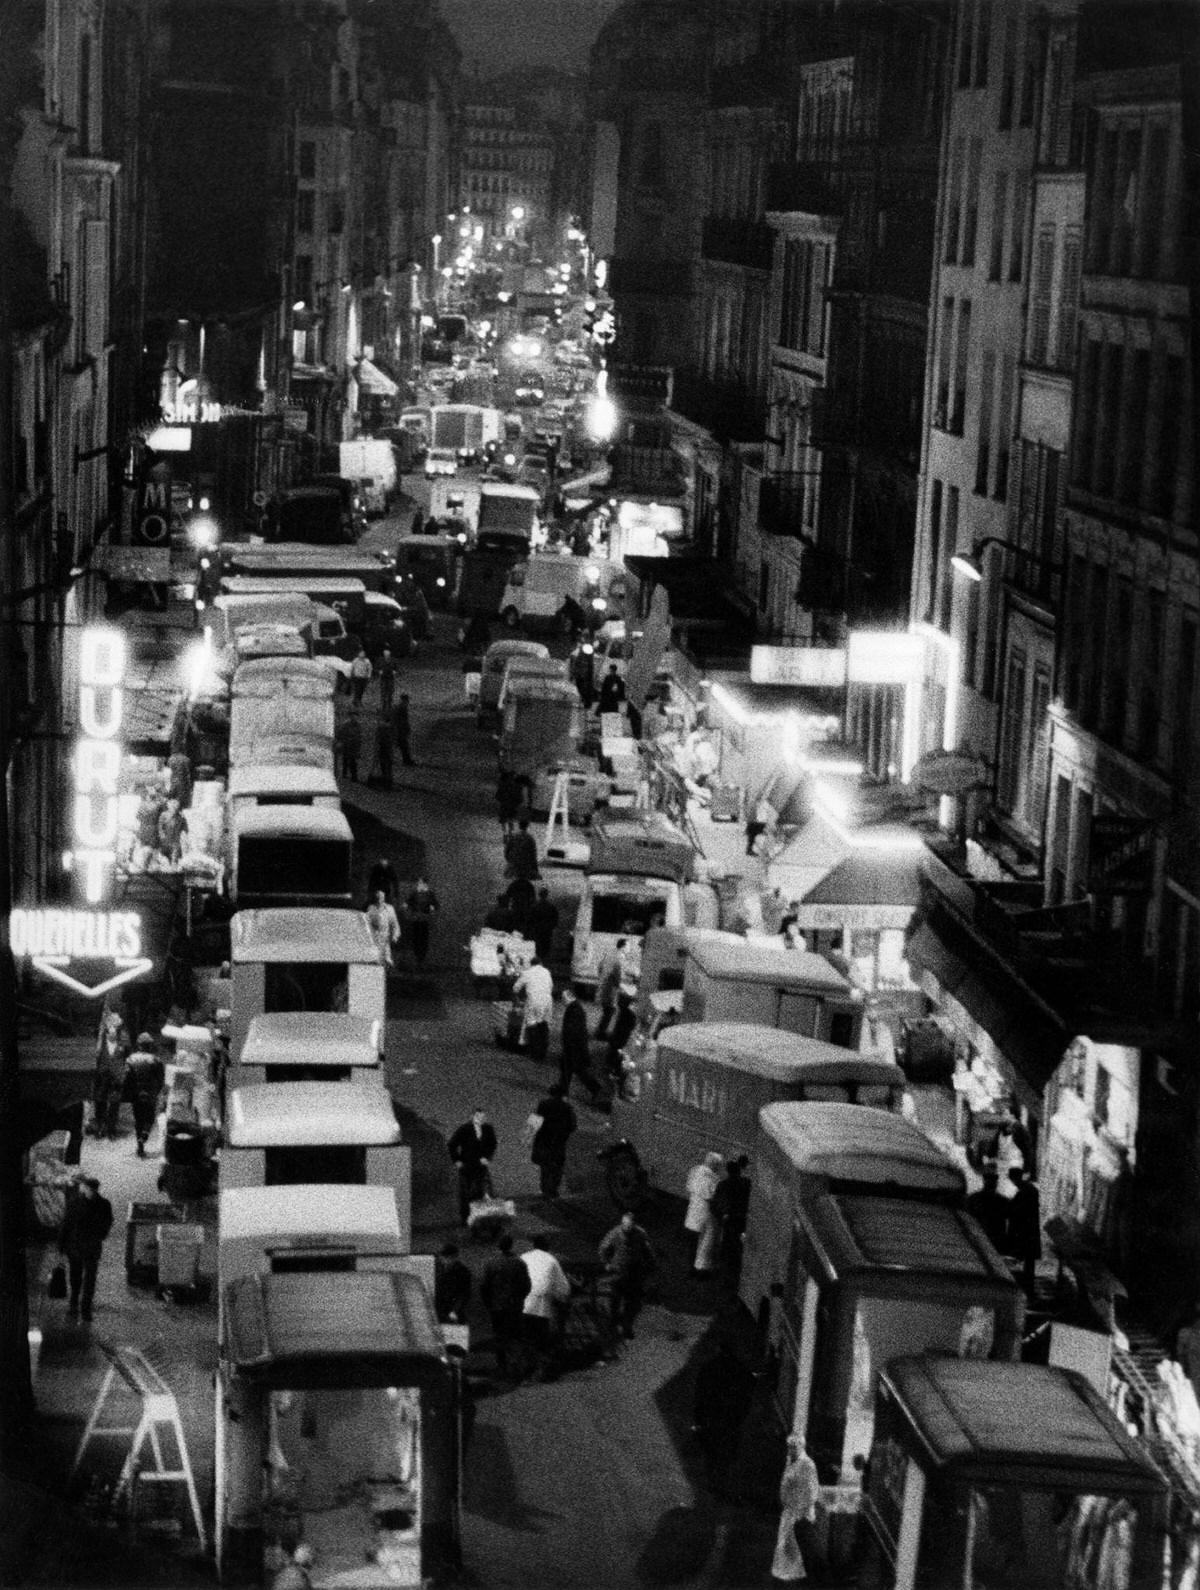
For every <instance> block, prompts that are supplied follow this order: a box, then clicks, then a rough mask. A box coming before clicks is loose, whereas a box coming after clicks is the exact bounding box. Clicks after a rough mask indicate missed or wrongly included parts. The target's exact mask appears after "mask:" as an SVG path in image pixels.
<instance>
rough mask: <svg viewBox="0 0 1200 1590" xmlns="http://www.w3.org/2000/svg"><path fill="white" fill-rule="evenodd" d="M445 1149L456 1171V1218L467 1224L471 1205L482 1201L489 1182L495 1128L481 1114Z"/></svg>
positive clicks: (464, 1124)
mask: <svg viewBox="0 0 1200 1590" xmlns="http://www.w3.org/2000/svg"><path fill="white" fill-rule="evenodd" d="M446 1147H447V1148H448V1149H449V1151H450V1158H451V1159H452V1160H453V1161H454V1165H455V1168H456V1169H457V1171H458V1217H459V1219H460V1221H461V1222H462V1224H463V1225H464V1226H465V1225H466V1224H467V1216H468V1214H470V1212H471V1204H472V1203H473V1202H474V1200H475V1199H476V1198H482V1197H483V1193H484V1189H485V1188H486V1187H487V1185H488V1183H489V1182H490V1180H491V1171H492V1160H493V1159H494V1158H495V1156H496V1128H495V1127H494V1126H493V1125H492V1123H491V1122H490V1121H489V1120H488V1118H487V1116H486V1115H485V1114H484V1113H483V1111H482V1110H476V1111H475V1112H474V1114H473V1115H472V1116H471V1119H470V1120H469V1121H464V1122H463V1124H462V1125H461V1126H460V1127H459V1128H458V1130H457V1131H456V1132H454V1133H453V1134H452V1135H451V1137H450V1140H449V1141H448V1142H447V1144H446Z"/></svg>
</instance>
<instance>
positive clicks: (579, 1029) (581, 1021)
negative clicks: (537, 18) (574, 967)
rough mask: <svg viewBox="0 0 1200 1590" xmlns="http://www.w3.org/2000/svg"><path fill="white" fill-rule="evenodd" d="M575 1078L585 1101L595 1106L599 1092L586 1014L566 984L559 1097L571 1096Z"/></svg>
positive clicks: (572, 990)
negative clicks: (579, 1084)
mask: <svg viewBox="0 0 1200 1590" xmlns="http://www.w3.org/2000/svg"><path fill="white" fill-rule="evenodd" d="M573 1077H578V1078H579V1080H580V1081H581V1082H582V1083H583V1085H584V1087H585V1088H586V1089H587V1093H588V1098H589V1099H591V1100H592V1102H593V1103H595V1100H596V1095H597V1094H598V1093H599V1092H600V1091H601V1090H600V1084H599V1082H597V1080H596V1078H595V1075H594V1074H593V1072H592V1040H591V1034H590V1033H589V1032H588V1024H587V1011H586V1010H585V1008H584V1005H583V1001H582V1000H581V999H580V998H579V997H578V996H577V995H576V993H575V990H574V989H573V988H572V987H571V986H570V984H568V985H567V987H566V988H564V989H563V1017H562V1055H561V1058H560V1060H559V1070H558V1080H559V1083H560V1084H561V1086H562V1090H563V1097H564V1098H568V1097H569V1096H570V1093H571V1079H572V1078H573Z"/></svg>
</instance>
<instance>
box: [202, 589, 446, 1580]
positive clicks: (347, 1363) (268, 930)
mask: <svg viewBox="0 0 1200 1590" xmlns="http://www.w3.org/2000/svg"><path fill="white" fill-rule="evenodd" d="M291 601H293V598H292V597H290V596H288V595H286V594H283V593H280V594H279V595H277V596H275V597H268V596H262V597H251V596H244V597H223V598H220V599H219V600H218V604H217V606H216V608H215V610H214V612H215V619H216V625H217V628H216V631H215V633H214V647H215V651H214V655H217V656H219V657H222V658H223V660H224V661H225V662H226V663H227V664H228V665H229V672H228V675H227V684H226V686H225V689H224V692H223V694H224V703H225V706H226V709H227V717H228V739H227V745H226V758H227V764H228V769H229V776H228V789H227V796H226V802H225V808H226V809H225V814H224V817H225V820H224V828H225V833H226V841H225V842H226V845H227V851H226V854H227V856H228V861H229V895H230V900H231V903H232V904H233V905H234V906H235V907H236V908H237V909H236V913H235V914H234V915H233V917H232V920H231V925H230V986H231V993H230V1002H231V1010H230V1018H229V1020H230V1055H231V1062H232V1063H231V1067H230V1070H229V1073H228V1078H227V1102H226V1110H225V1120H224V1133H223V1146H222V1149H221V1153H220V1159H219V1184H218V1289H219V1314H218V1373H217V1386H216V1410H215V1418H216V1433H215V1440H216V1485H215V1521H214V1522H215V1528H214V1536H215V1541H216V1554H217V1566H218V1570H219V1572H220V1575H221V1577H222V1578H223V1579H225V1580H231V1581H235V1582H245V1581H248V1580H249V1581H255V1582H257V1581H259V1580H264V1579H265V1580H266V1581H267V1582H271V1581H272V1575H273V1574H274V1573H275V1572H277V1571H278V1568H279V1565H280V1563H281V1562H285V1561H287V1560H290V1559H291V1558H292V1557H294V1555H295V1552H296V1550H297V1548H298V1547H300V1546H304V1547H305V1548H307V1551H308V1553H309V1557H310V1560H309V1562H308V1565H307V1569H306V1573H307V1580H308V1582H309V1583H311V1584H313V1585H314V1586H333V1585H338V1584H354V1585H358V1586H363V1587H367V1590H371V1587H376V1590H385V1587H387V1586H394V1585H411V1586H416V1585H423V1584H426V1583H428V1582H430V1581H431V1580H438V1579H443V1578H445V1577H446V1576H448V1575H449V1574H451V1573H452V1572H453V1571H454V1570H455V1568H456V1567H457V1565H458V1562H459V1559H460V1523H459V1499H460V1467H461V1380H460V1365H461V1357H460V1356H457V1355H456V1351H455V1349H462V1348H463V1347H465V1339H463V1334H462V1332H461V1331H458V1330H457V1329H453V1328H447V1329H443V1327H442V1326H440V1325H439V1323H438V1321H437V1319H436V1315H435V1311H434V1306H433V1289H434V1273H433V1272H434V1261H433V1259H432V1257H431V1256H424V1255H415V1254H413V1253H412V1251H411V1246H412V1243H411V1236H412V1233H411V1155H410V1150H409V1149H408V1148H407V1146H405V1145H404V1144H403V1142H402V1140H401V1133H400V1129H399V1126H398V1124H397V1118H396V1114H395V1111H394V1109H393V1106H392V1100H391V1096H390V1094H389V1093H388V1090H387V1088H386V1086H385V1084H384V1071H383V1063H384V1032H385V970H384V967H383V964H382V960H381V956H380V951H379V948H378V946H377V944H376V942H375V940H374V938H373V937H372V935H371V932H370V930H369V928H368V925H367V921H366V918H365V917H364V916H363V915H362V914H361V913H360V912H358V911H355V910H352V909H350V899H351V887H352V877H353V873H352V863H353V838H352V834H351V831H350V827H349V824H348V823H347V821H346V818H345V815H344V814H343V812H342V810H341V806H340V802H339V799H338V786H337V782H336V779H335V777H334V769H333V740H334V709H333V692H334V678H335V675H334V671H333V670H332V669H331V668H330V667H329V665H328V663H326V662H322V661H321V660H320V659H314V658H311V657H307V656H300V657H296V656H290V655H286V654H283V655H273V656H260V657H257V658H254V659H251V660H243V661H240V662H239V661H238V660H237V659H238V655H239V643H240V642H241V641H243V640H244V639H245V637H246V636H247V634H249V633H252V632H253V631H254V629H255V628H256V627H257V624H258V623H259V622H260V621H261V615H262V612H263V611H264V609H263V608H262V606H261V604H262V603H264V602H266V603H271V602H274V603H275V604H276V607H275V609H274V611H276V612H277V613H278V612H282V611H283V608H282V606H281V605H280V604H286V603H288V602H291ZM299 601H300V602H302V603H306V604H307V605H308V606H309V607H311V606H312V605H313V604H311V603H310V602H309V601H308V598H306V597H301V598H299ZM255 603H258V604H260V605H259V606H258V607H255V605H254V604H255ZM267 610H268V611H269V610H271V609H270V608H268V609H267ZM290 616H292V617H294V618H297V619H299V620H300V621H301V622H300V623H299V624H298V625H296V626H294V630H293V632H295V629H296V628H304V627H306V620H305V613H304V610H303V608H298V609H295V610H293V612H292V613H291V614H290ZM243 621H244V622H243ZM279 627H280V630H281V632H282V631H284V630H286V629H287V627H288V626H287V625H284V624H281V625H280V626H279ZM307 627H311V615H309V616H308V619H307Z"/></svg>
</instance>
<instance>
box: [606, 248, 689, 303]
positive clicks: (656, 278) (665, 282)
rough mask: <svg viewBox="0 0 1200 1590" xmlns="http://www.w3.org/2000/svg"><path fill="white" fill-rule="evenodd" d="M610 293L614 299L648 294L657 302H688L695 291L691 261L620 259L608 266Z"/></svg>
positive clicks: (612, 261) (611, 261)
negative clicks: (693, 289)
mask: <svg viewBox="0 0 1200 1590" xmlns="http://www.w3.org/2000/svg"><path fill="white" fill-rule="evenodd" d="M608 290H609V292H610V293H611V294H612V295H613V297H614V298H619V297H620V296H621V295H622V293H644V294H646V295H647V296H650V297H654V298H686V297H687V296H688V294H689V293H690V292H691V290H692V278H691V270H690V266H689V263H688V261H687V260H680V259H639V258H636V257H631V256H628V255H627V256H625V257H624V258H622V257H620V256H618V257H617V258H616V259H614V260H610V262H609V266H608Z"/></svg>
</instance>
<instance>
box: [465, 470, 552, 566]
mask: <svg viewBox="0 0 1200 1590" xmlns="http://www.w3.org/2000/svg"><path fill="white" fill-rule="evenodd" d="M540 506H541V499H540V498H539V496H538V493H537V492H536V491H534V490H533V488H532V487H531V486H504V485H500V484H499V483H497V482H493V481H490V480H489V481H485V482H484V484H483V485H482V486H481V487H480V488H479V519H478V521H477V523H476V526H475V545H476V546H477V547H479V548H482V549H484V550H486V549H488V548H489V547H511V546H512V545H514V544H516V545H518V546H520V547H522V548H523V549H524V550H525V551H526V552H528V551H529V550H531V548H532V546H533V543H534V538H535V536H536V535H537V527H538V509H539V507H540Z"/></svg>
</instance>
